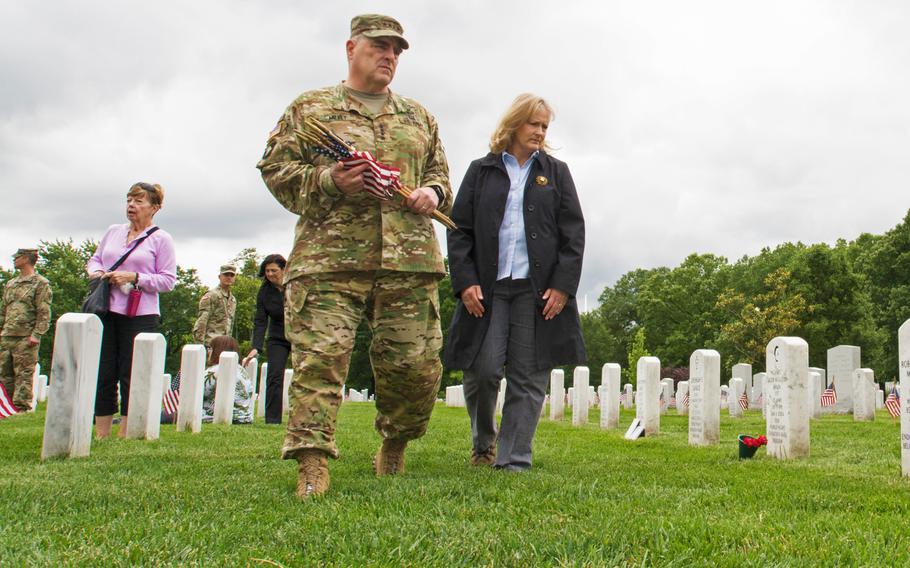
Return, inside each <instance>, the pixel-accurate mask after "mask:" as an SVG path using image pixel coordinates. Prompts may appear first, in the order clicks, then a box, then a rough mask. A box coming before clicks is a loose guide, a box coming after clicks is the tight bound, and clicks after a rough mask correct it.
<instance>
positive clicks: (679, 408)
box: [676, 381, 689, 416]
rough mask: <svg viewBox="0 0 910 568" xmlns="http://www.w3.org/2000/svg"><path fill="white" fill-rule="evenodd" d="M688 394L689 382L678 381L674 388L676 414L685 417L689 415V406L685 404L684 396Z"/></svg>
mask: <svg viewBox="0 0 910 568" xmlns="http://www.w3.org/2000/svg"><path fill="white" fill-rule="evenodd" d="M688 394H689V381H679V386H678V387H677V388H676V414H679V415H680V416H685V415H686V414H688V413H689V404H688V403H687V402H686V396H688Z"/></svg>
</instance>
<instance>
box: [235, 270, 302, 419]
mask: <svg viewBox="0 0 910 568" xmlns="http://www.w3.org/2000/svg"><path fill="white" fill-rule="evenodd" d="M285 266H287V261H286V260H285V259H284V257H283V256H281V255H280V254H270V255H268V256H267V257H265V259H264V260H263V261H262V264H260V265H259V277H260V278H262V286H260V287H259V294H258V295H257V296H256V314H255V315H254V316H253V349H252V350H251V351H250V353H249V354H248V355H247V356H246V358H244V360H243V366H244V367H245V366H246V364H247V362H249V360H250V359H253V358H254V357H256V356H257V355H258V354H259V353H260V352H261V351H262V344H263V340H264V339H265V330H266V327H268V330H269V339H268V350H267V354H268V363H269V367H268V374H267V376H266V384H265V423H266V424H281V414H282V412H281V410H282V408H281V407H282V404H283V402H282V401H283V399H284V368H285V367H286V366H287V362H288V354H289V353H290V352H291V344H290V342H288V340H287V339H285V337H284V284H282V281H283V279H284V267H285ZM259 396H262V393H259Z"/></svg>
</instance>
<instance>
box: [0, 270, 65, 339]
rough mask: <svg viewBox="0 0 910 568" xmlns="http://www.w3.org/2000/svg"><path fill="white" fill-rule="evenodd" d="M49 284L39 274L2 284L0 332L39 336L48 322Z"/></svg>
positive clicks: (3, 334) (45, 329)
mask: <svg viewBox="0 0 910 568" xmlns="http://www.w3.org/2000/svg"><path fill="white" fill-rule="evenodd" d="M52 297H53V293H52V292H51V284H50V282H48V281H47V278H45V277H44V276H41V275H40V274H37V273H35V274H33V275H32V276H16V277H15V278H13V279H11V280H10V281H8V282H7V283H6V285H5V286H4V287H3V302H2V306H0V335H2V336H3V337H28V336H34V337H35V338H38V339H40V338H41V336H42V335H44V334H45V333H47V329H48V327H49V326H50V324H51V299H52Z"/></svg>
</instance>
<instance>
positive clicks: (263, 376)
mask: <svg viewBox="0 0 910 568" xmlns="http://www.w3.org/2000/svg"><path fill="white" fill-rule="evenodd" d="M268 380H269V364H268V363H263V364H262V365H260V366H259V400H258V401H256V402H257V404H256V406H257V408H256V410H258V413H257V414H259V416H265V390H266V388H267V385H268Z"/></svg>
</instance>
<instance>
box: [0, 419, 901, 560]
mask: <svg viewBox="0 0 910 568" xmlns="http://www.w3.org/2000/svg"><path fill="white" fill-rule="evenodd" d="M632 416H633V415H632V411H623V415H622V417H621V424H623V429H624V427H625V426H628V424H629V422H630V421H631V419H632ZM373 417H374V409H373V407H372V405H371V404H369V403H346V404H345V405H344V407H343V409H342V411H341V413H340V417H339V428H338V430H339V439H338V442H339V447H340V450H341V454H342V457H341V459H339V460H337V461H334V462H331V463H330V466H329V467H330V470H331V474H332V487H331V489H330V492H329V494H328V495H327V496H325V497H324V498H322V499H319V500H317V501H313V502H306V503H301V502H299V501H298V500H297V499H296V498H295V497H294V487H295V481H296V477H295V476H296V462H292V461H282V460H281V459H279V457H278V449H279V446H280V443H281V439H282V436H283V428H281V427H275V426H266V425H265V424H262V423H260V422H258V421H257V423H256V424H255V425H252V426H233V427H224V426H211V425H204V426H203V432H202V433H201V434H197V435H192V434H179V435H178V434H177V433H176V432H175V431H174V427H173V426H170V425H162V427H161V439H160V440H158V441H155V442H145V441H135V440H129V441H127V440H118V439H112V440H106V441H103V442H100V443H99V442H95V443H94V444H93V446H92V453H91V456H90V457H88V458H84V459H78V460H72V461H63V460H55V461H50V462H48V463H40V462H39V460H38V457H39V454H40V449H41V437H42V434H43V426H44V406H43V405H42V406H41V407H40V408H39V409H38V411H37V412H36V413H35V414H32V415H26V416H17V417H14V418H11V419H7V420H3V421H0V565H2V566H31V565H36V566H59V565H85V566H127V565H182V566H185V565H205V566H275V565H281V566H288V567H289V566H376V565H380V566H397V565H407V566H426V565H433V566H522V567H529V566H633V565H635V566H650V565H659V566H691V565H716V566H801V565H826V566H833V565H841V566H843V565H861V566H886V565H910V545H908V539H907V533H908V529H910V492H908V488H910V480H904V479H902V478H901V477H900V447H899V435H900V434H899V430H900V428H899V426H898V425H896V424H892V422H891V420H890V419H889V418H888V417H887V415H886V414H885V413H884V412H883V411H879V412H878V415H877V417H876V421H875V422H874V423H854V422H853V420H852V417H848V416H827V417H824V418H822V419H820V420H815V421H813V422H812V457H811V458H809V459H805V460H800V461H793V462H779V461H776V460H771V459H768V458H767V457H766V456H765V450H764V449H761V450H759V453H758V455H757V456H756V458H755V459H753V460H745V461H739V460H738V459H737V447H736V435H737V434H739V433H749V434H754V435H758V434H760V433H763V432H764V422H763V421H762V418H761V415H760V414H759V413H758V412H754V411H753V412H749V413H748V414H747V416H746V417H745V418H743V419H738V420H733V419H731V418H729V417H728V416H727V415H726V412H724V413H723V414H722V419H721V440H722V441H721V444H720V445H718V446H716V447H712V448H690V447H688V445H687V434H686V432H687V421H686V420H687V419H686V418H685V417H679V416H676V415H675V411H671V414H669V415H666V416H664V417H662V419H661V434H660V436H658V437H655V438H650V439H645V440H639V441H637V442H628V441H624V440H623V439H622V434H623V430H613V431H603V430H600V429H599V428H598V427H597V424H596V421H597V420H598V418H599V410H597V409H592V412H591V420H592V423H591V424H590V425H588V426H586V427H583V428H573V427H572V426H571V425H570V424H569V423H568V422H562V423H553V422H550V421H548V420H544V421H542V422H541V425H540V428H539V430H538V435H537V438H536V442H535V465H534V469H533V470H532V471H531V472H528V473H522V474H514V473H506V472H498V471H493V470H490V469H486V468H484V469H480V468H475V467H471V466H470V465H469V464H468V455H469V452H470V442H469V423H468V418H467V415H466V413H465V411H464V409H461V408H446V407H445V406H443V405H441V404H440V405H437V408H436V410H435V412H434V415H433V420H432V422H431V424H430V431H429V433H428V434H427V436H426V437H424V438H423V439H421V440H419V441H417V442H415V443H413V444H412V445H411V446H410V448H409V450H408V454H407V458H408V461H407V472H406V473H405V474H404V475H401V476H399V477H396V478H384V479H377V478H375V477H374V476H373V475H372V474H371V465H370V462H371V458H372V456H373V454H374V453H375V451H376V449H377V447H378V445H379V438H378V436H377V434H376V433H375V432H374V430H373V428H372V421H373Z"/></svg>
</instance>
